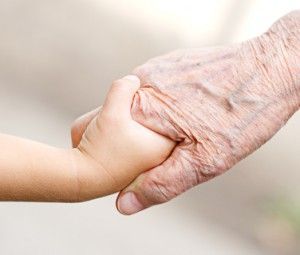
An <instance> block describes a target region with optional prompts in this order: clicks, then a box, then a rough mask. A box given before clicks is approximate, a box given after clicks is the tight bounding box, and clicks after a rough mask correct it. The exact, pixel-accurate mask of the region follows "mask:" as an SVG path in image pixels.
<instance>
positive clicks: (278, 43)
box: [73, 11, 300, 214]
mask: <svg viewBox="0 0 300 255" xmlns="http://www.w3.org/2000/svg"><path fill="white" fill-rule="evenodd" d="M299 40H300V11H295V12H292V13H290V14H288V15H287V16H285V17H283V18H281V19H280V20H279V21H277V22H276V23H275V24H274V25H273V26H272V27H271V28H270V29H269V30H268V31H267V32H266V33H265V34H263V35H261V36H259V37H257V38H254V39H252V40H249V41H247V42H244V43H241V44H237V45H231V46H224V47H215V48H204V49H187V50H179V51H176V52H173V53H170V54H168V55H165V56H162V57H158V58H155V59H152V60H150V61H149V62H147V63H146V64H144V65H142V66H140V67H138V68H137V69H135V71H134V72H133V73H134V74H135V75H137V76H138V77H139V78H140V79H141V82H142V86H141V88H140V89H139V90H138V92H137V94H136V95H135V98H134V101H133V105H132V110H131V112H132V116H133V118H134V119H135V120H136V121H138V122H139V123H141V124H142V125H144V126H145V127H148V128H149V129H151V130H153V131H155V132H157V133H159V134H162V135H164V136H166V137H169V138H170V139H172V140H173V141H176V142H177V143H178V144H177V146H176V148H175V149H174V151H173V153H172V154H171V155H170V157H169V158H168V159H167V160H166V161H165V162H164V163H163V164H162V165H160V166H158V167H156V168H154V169H152V170H150V171H148V172H145V173H143V174H141V175H140V176H139V177H138V178H136V179H135V180H134V181H133V183H132V184H131V185H129V186H128V187H127V188H126V189H125V190H123V191H122V192H121V193H120V195H119V198H118V209H119V210H120V211H121V212H122V213H124V214H132V213H135V212H137V211H140V210H142V209H144V208H147V207H149V206H152V205H155V204H159V203H163V202H166V201H169V200H170V199H172V198H174V197H176V196H177V195H179V194H181V193H183V192H184V191H186V190H187V189H189V188H192V187H194V186H196V185H198V184H200V183H202V182H205V181H207V180H210V179H211V178H214V177H216V176H218V175H220V174H222V173H224V172H225V171H227V170H228V169H230V168H231V167H232V166H233V165H235V164H236V163H237V162H239V161H240V160H242V159H243V158H245V157H246V156H247V155H249V154H250V153H252V152H253V151H255V150H256V149H258V148H259V147H260V146H261V145H263V144H264V143H265V142H267V141H268V140H269V139H270V138H271V137H272V136H273V135H274V134H275V133H276V132H277V131H278V130H279V129H280V128H281V127H282V126H283V125H284V124H285V123H286V121H287V120H288V119H289V118H290V117H291V116H292V115H293V114H294V113H295V112H296V111H297V110H298V109H299V107H300V77H299V76H300V44H299ZM84 122H85V124H84ZM86 123H88V120H87V119H85V120H83V122H82V123H81V127H80V128H79V127H78V126H77V127H75V132H73V134H75V135H73V142H74V144H75V145H76V143H77V141H78V140H80V136H81V133H82V132H83V131H82V130H84V126H85V125H86ZM128 194H130V197H128V196H127V197H126V195H128ZM133 194H134V198H132V197H133ZM125 197H126V198H125ZM129 199H131V200H129ZM130 201H131V203H130Z"/></svg>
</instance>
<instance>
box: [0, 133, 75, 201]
mask: <svg viewBox="0 0 300 255" xmlns="http://www.w3.org/2000/svg"><path fill="white" fill-rule="evenodd" d="M0 144H1V153H0V200H2V201H70V202H71V201H77V200H78V197H77V196H78V185H77V173H76V166H75V163H74V159H73V157H74V153H73V152H74V151H72V150H64V149H58V148H55V147H51V146H47V145H45V144H41V143H37V142H33V141H29V140H25V139H21V138H17V137H13V136H8V135H2V134H0Z"/></svg>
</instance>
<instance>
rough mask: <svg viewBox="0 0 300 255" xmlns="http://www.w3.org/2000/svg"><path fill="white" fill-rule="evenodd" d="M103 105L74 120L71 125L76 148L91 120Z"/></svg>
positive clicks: (73, 144)
mask: <svg viewBox="0 0 300 255" xmlns="http://www.w3.org/2000/svg"><path fill="white" fill-rule="evenodd" d="M101 108H102V106H101V107H99V108H97V109H95V110H93V111H91V112H88V113H86V114H84V115H83V116H81V117H79V118H78V119H76V120H75V121H74V123H73V124H72V127H71V138H72V146H73V148H76V147H77V146H78V145H79V143H80V141H81V138H82V136H83V134H84V132H85V130H86V128H87V127H88V125H89V124H90V122H91V121H92V120H93V119H94V118H95V117H96V116H97V115H98V114H99V112H100V111H101Z"/></svg>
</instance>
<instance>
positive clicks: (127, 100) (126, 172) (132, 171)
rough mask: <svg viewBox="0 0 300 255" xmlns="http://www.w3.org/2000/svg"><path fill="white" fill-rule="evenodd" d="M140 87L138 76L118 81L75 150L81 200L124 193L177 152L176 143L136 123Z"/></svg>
mask: <svg viewBox="0 0 300 255" xmlns="http://www.w3.org/2000/svg"><path fill="white" fill-rule="evenodd" d="M139 87H140V81H139V79H138V78H137V77H136V76H127V77H124V78H123V79H120V80H117V81H115V82H114V83H113V85H112V87H111V89H110V91H109V93H108V95H107V98H106V101H105V103H104V105H103V107H102V108H100V110H99V112H98V114H97V115H96V117H94V118H93V119H92V120H91V122H90V123H89V125H88V126H87V129H86V131H85V133H84V134H83V136H82V139H81V141H80V143H79V145H78V147H77V148H76V149H75V150H74V154H75V162H74V163H75V166H76V171H77V174H78V190H79V192H78V193H79V194H78V197H79V200H81V201H83V200H89V199H93V198H97V197H100V196H105V195H108V194H111V193H114V192H117V191H120V190H121V189H123V188H124V187H126V186H127V185H128V184H129V183H130V182H131V181H132V180H134V179H135V177H137V176H138V175H139V174H140V173H142V172H144V171H147V170H149V169H151V168H153V167H155V166H157V165H159V164H161V163H162V162H163V161H164V160H165V159H167V157H168V156H169V155H170V153H171V151H172V149H173V148H174V146H175V144H174V142H173V141H171V140H169V139H168V138H166V137H164V136H161V135H159V134H157V133H155V132H153V131H151V130H149V129H147V128H145V127H144V126H142V125H140V124H139V123H137V122H135V121H134V120H133V119H132V117H131V114H130V110H131V104H132V100H133V97H134V95H135V92H136V91H137V90H138V89H139Z"/></svg>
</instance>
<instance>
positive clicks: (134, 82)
mask: <svg viewBox="0 0 300 255" xmlns="http://www.w3.org/2000/svg"><path fill="white" fill-rule="evenodd" d="M139 87H140V80H139V78H138V77H137V76H134V75H129V76H125V77H124V78H122V79H120V80H117V81H115V82H113V84H112V86H111V88H110V91H109V93H108V95H107V97H106V100H105V103H104V105H103V113H104V112H105V113H106V114H109V115H110V116H117V117H130V116H131V115H130V110H131V104H132V100H133V97H134V95H135V93H136V91H137V90H138V89H139Z"/></svg>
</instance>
